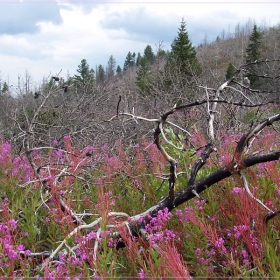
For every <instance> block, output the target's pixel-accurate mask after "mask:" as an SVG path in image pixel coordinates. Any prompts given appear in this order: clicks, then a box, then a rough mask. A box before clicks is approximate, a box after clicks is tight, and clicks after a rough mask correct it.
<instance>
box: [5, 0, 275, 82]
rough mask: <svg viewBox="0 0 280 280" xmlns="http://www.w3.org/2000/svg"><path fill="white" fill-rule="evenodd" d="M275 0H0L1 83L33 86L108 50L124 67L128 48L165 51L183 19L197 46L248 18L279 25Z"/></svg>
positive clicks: (97, 60)
mask: <svg viewBox="0 0 280 280" xmlns="http://www.w3.org/2000/svg"><path fill="white" fill-rule="evenodd" d="M279 11H280V0H278V1H250V0H248V1H240V0H236V1H219V0H217V1H209V0H208V1H207V0H205V1H158V0H152V1H147V0H146V1H116V0H111V1H97V0H95V1H93V0H61V1H60V0H45V1H44V0H15V1H13V0H6V1H3V0H0V82H2V84H3V81H6V82H8V83H9V85H12V84H14V85H15V84H17V81H18V77H21V78H23V79H24V78H25V76H26V73H28V75H29V76H30V77H31V80H30V83H31V84H32V86H35V87H36V86H39V85H40V84H41V82H42V80H43V78H48V77H49V76H51V75H56V74H58V73H60V76H61V77H64V78H66V77H67V75H68V74H69V75H75V74H77V72H76V70H77V68H78V65H79V64H80V62H81V60H82V59H86V60H87V62H88V64H89V66H90V67H91V68H93V69H95V68H96V66H97V65H99V64H102V65H103V66H104V67H106V64H107V62H108V59H109V57H110V55H113V57H114V58H115V59H116V62H117V65H120V66H121V67H123V63H124V60H125V57H126V55H127V53H128V52H129V51H131V52H135V53H136V54H137V53H138V52H140V53H141V54H143V51H144V49H145V47H146V46H147V45H148V44H149V45H151V46H152V48H153V50H154V51H155V52H156V49H157V48H158V47H159V46H162V48H163V49H164V50H168V49H170V48H171V47H170V46H171V44H172V42H173V40H174V38H175V37H176V36H177V32H178V28H179V27H180V23H181V21H182V18H184V20H185V21H186V23H187V31H188V34H189V38H190V40H191V41H192V43H193V45H195V46H197V45H199V44H201V43H203V42H204V40H205V38H206V36H207V40H208V41H209V42H211V41H213V40H215V39H216V37H217V36H218V35H220V34H221V31H222V30H223V29H224V30H225V31H226V32H234V29H235V26H236V25H237V24H238V23H240V24H245V23H246V22H247V21H248V20H249V19H251V20H254V21H255V22H256V24H257V25H262V24H264V23H265V24H266V25H268V26H275V25H278V24H279V23H280V13H279Z"/></svg>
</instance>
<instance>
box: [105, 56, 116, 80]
mask: <svg viewBox="0 0 280 280" xmlns="http://www.w3.org/2000/svg"><path fill="white" fill-rule="evenodd" d="M115 71H116V60H115V59H114V57H113V56H112V55H111V56H110V57H109V60H108V63H107V67H106V78H107V79H111V78H112V77H114V76H115Z"/></svg>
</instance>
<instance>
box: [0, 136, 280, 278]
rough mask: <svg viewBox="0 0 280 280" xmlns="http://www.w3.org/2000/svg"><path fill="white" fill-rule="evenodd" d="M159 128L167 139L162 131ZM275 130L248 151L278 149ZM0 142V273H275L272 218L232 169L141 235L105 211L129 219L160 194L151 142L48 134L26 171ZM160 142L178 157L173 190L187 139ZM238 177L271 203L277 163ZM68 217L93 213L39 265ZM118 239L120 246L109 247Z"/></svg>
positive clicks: (163, 178)
mask: <svg viewBox="0 0 280 280" xmlns="http://www.w3.org/2000/svg"><path fill="white" fill-rule="evenodd" d="M167 133H168V134H169V136H171V137H172V131H167ZM198 136H199V135H197V137H198ZM237 137H238V136H237V135H225V136H224V139H223V142H222V143H221V145H220V148H218V150H217V152H216V153H215V154H213V156H212V157H210V159H209V160H208V162H207V164H206V165H205V166H204V168H203V169H201V170H200V171H199V174H198V179H199V178H203V177H204V176H206V175H208V174H210V173H211V172H213V171H214V170H217V169H218V168H220V167H222V166H226V164H227V163H228V162H229V160H230V159H231V158H232V154H233V151H234V148H235V146H234V145H235V141H236V139H237ZM275 137H277V136H276V134H274V133H271V132H264V133H263V134H260V135H259V136H258V138H259V139H258V140H259V141H256V142H255V143H254V145H253V147H251V149H252V150H253V151H254V150H255V151H256V150H260V149H267V150H273V149H277V150H279V142H278V141H275V139H276V138H275ZM198 138H199V137H198ZM198 138H196V139H192V141H194V142H197V141H198ZM0 141H1V142H0V195H1V201H0V211H1V212H0V276H10V277H35V276H40V277H46V278H52V279H54V278H61V277H78V278H82V277H93V278H96V279H102V278H105V277H108V278H114V277H116V278H119V277H121V276H134V277H139V278H143V279H144V278H149V277H152V278H156V277H166V278H172V277H173V278H175V279H176V278H179V277H183V278H184V279H187V278H189V277H202V276H207V277H221V276H227V277H246V276H259V277H280V258H279V255H280V249H279V245H280V244H279V229H280V219H279V218H277V217H276V218H275V219H272V220H270V221H269V222H267V223H265V220H264V219H265V216H266V214H267V210H266V209H264V208H263V207H261V206H260V205H259V204H258V203H257V202H256V200H254V199H252V197H250V196H249V195H248V193H247V192H246V191H245V189H244V186H243V182H242V180H241V179H240V178H239V177H238V176H232V177H231V178H229V179H226V180H224V181H222V182H220V183H218V184H216V185H214V186H212V187H211V188H209V189H208V190H206V191H205V192H203V193H202V197H201V199H198V198H195V199H193V200H191V201H188V202H187V203H185V204H184V205H181V206H180V207H178V208H176V209H174V211H172V212H171V213H170V212H168V211H167V209H166V211H165V210H163V211H160V212H159V213H158V216H157V217H155V218H153V219H152V221H151V222H150V223H149V224H147V225H146V231H147V232H148V233H149V236H150V238H149V241H147V240H146V239H144V238H137V239H136V238H133V237H132V236H131V235H129V234H128V231H126V230H124V227H122V226H121V225H122V223H123V220H122V219H121V218H112V217H110V216H109V215H108V213H110V212H113V211H114V212H125V213H127V214H128V215H129V216H134V215H137V214H139V213H142V212H144V211H145V210H147V209H148V208H149V207H151V206H153V205H155V204H156V202H157V201H159V200H160V198H161V197H163V196H165V195H167V193H168V180H167V178H168V173H169V170H168V166H166V164H165V163H164V160H163V158H162V155H161V154H160V153H159V151H158V150H157V149H156V146H155V145H152V144H151V143H149V142H148V141H147V140H143V141H142V143H139V145H136V146H134V147H131V148H129V149H124V148H123V146H122V144H121V142H119V143H117V149H116V152H115V153H114V154H113V153H111V152H110V150H109V149H108V147H107V146H106V145H104V146H103V147H96V146H88V147H86V148H85V149H84V150H79V149H77V148H75V147H74V146H73V145H72V143H71V139H70V138H69V137H65V138H64V146H63V147H57V146H56V145H57V143H56V141H54V143H53V147H50V148H49V149H48V150H47V151H46V150H43V149H40V148H38V149H34V151H33V152H32V159H33V161H34V163H35V165H36V166H37V167H38V169H37V170H35V171H34V170H33V169H32V166H31V164H30V162H29V160H28V158H27V157H25V156H17V155H14V154H13V153H12V147H11V145H10V144H9V143H8V142H6V141H5V140H4V139H3V138H1V140H0ZM172 141H175V138H174V139H172ZM258 143H261V146H259V145H258ZM201 144H202V145H203V141H202V143H201ZM167 149H169V150H168V152H169V153H170V154H172V156H173V157H174V158H176V159H178V174H179V177H178V179H177V183H176V188H177V189H176V190H180V189H183V188H184V187H186V182H187V178H188V175H189V172H190V169H191V166H192V164H193V162H194V161H195V160H196V159H197V154H195V153H194V150H193V149H192V148H191V146H190V149H187V150H186V151H184V152H181V151H176V150H175V149H172V150H171V149H170V148H168V147H167ZM244 174H245V176H246V177H247V180H248V183H249V186H250V188H251V191H252V193H253V195H254V196H255V197H257V198H258V199H260V200H261V201H263V202H264V203H265V204H266V206H268V207H269V208H270V209H272V210H274V211H276V210H279V209H280V201H279V199H280V167H279V162H269V163H263V164H259V165H258V166H256V167H254V168H250V169H248V170H246V171H244ZM62 202H63V207H61V205H62V204H61V203H62ZM73 213H75V215H73ZM73 217H76V218H77V219H80V221H83V222H85V223H87V224H89V223H91V222H93V221H95V220H96V219H98V218H99V217H102V220H101V222H100V224H99V225H98V226H97V225H96V226H93V227H92V228H89V229H85V230H79V231H77V232H76V234H73V235H72V236H71V237H69V238H67V240H66V241H65V246H64V248H63V249H62V250H60V251H59V252H58V254H57V255H56V256H55V257H54V258H53V259H52V260H51V261H50V262H48V263H47V260H48V257H49V255H50V253H51V252H53V251H54V250H55V249H56V248H57V247H58V245H59V243H60V242H61V241H62V240H64V239H65V238H66V237H67V236H68V235H69V233H70V232H72V231H73V230H74V229H75V228H77V223H78V221H77V220H76V221H75V219H73ZM128 221H129V218H128ZM109 225H112V227H110V226H109ZM115 229H117V231H118V232H119V233H120V236H121V239H120V237H119V236H117V235H116V234H115V232H116V230H115ZM120 242H124V243H125V245H126V246H125V247H124V248H118V250H117V248H116V247H118V244H120ZM97 245H98V247H97V249H96V246H97ZM36 253H37V254H36Z"/></svg>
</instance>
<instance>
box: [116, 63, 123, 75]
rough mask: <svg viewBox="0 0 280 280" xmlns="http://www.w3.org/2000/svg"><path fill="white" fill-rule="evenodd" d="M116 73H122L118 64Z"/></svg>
mask: <svg viewBox="0 0 280 280" xmlns="http://www.w3.org/2000/svg"><path fill="white" fill-rule="evenodd" d="M116 71H117V75H121V73H122V68H121V66H120V65H118V67H117V70H116Z"/></svg>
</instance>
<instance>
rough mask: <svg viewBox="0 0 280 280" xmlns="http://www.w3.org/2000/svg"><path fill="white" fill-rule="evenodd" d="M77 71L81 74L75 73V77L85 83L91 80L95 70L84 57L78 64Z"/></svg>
mask: <svg viewBox="0 0 280 280" xmlns="http://www.w3.org/2000/svg"><path fill="white" fill-rule="evenodd" d="M77 72H78V73H79V75H75V77H74V78H75V79H76V80H79V81H82V82H83V83H85V82H89V81H90V80H92V79H93V78H94V70H93V69H90V68H89V64H88V63H87V60H86V59H82V60H81V63H80V64H79V65H78V69H77Z"/></svg>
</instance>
